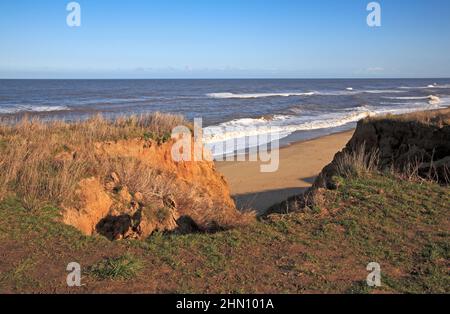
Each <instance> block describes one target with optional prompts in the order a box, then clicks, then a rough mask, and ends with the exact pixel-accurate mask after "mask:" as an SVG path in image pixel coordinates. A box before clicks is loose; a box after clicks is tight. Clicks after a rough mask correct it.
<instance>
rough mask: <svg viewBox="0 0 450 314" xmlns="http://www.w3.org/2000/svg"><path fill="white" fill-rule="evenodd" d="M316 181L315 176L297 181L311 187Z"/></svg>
mask: <svg viewBox="0 0 450 314" xmlns="http://www.w3.org/2000/svg"><path fill="white" fill-rule="evenodd" d="M316 179H317V176H312V177H308V178H300V179H299V180H300V181H303V182H306V183H309V184H311V185H313V184H314V182H315V181H316Z"/></svg>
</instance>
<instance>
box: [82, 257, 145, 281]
mask: <svg viewBox="0 0 450 314" xmlns="http://www.w3.org/2000/svg"><path fill="white" fill-rule="evenodd" d="M143 268H144V263H143V262H142V261H141V260H140V259H138V258H136V257H134V256H133V255H130V254H125V255H123V256H119V257H114V258H106V259H103V260H101V261H100V262H98V263H96V264H94V265H93V266H91V267H90V268H89V270H88V274H91V275H93V276H94V277H96V278H98V279H100V280H106V279H110V280H129V279H133V278H136V276H137V275H138V274H139V272H140V271H141V270H142V269H143Z"/></svg>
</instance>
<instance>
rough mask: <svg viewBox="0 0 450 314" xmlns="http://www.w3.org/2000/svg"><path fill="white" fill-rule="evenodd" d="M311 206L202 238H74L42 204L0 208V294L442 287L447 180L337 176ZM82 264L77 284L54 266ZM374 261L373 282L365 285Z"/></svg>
mask: <svg viewBox="0 0 450 314" xmlns="http://www.w3.org/2000/svg"><path fill="white" fill-rule="evenodd" d="M337 179H338V181H339V186H338V188H337V189H336V190H326V191H324V194H323V200H322V202H321V204H322V206H321V207H320V208H319V207H316V208H313V209H309V210H306V211H304V212H301V213H291V214H287V215H272V216H270V217H268V218H267V219H264V220H261V221H257V222H254V223H253V224H250V225H248V226H244V227H240V228H237V229H234V230H230V231H225V232H219V233H214V234H199V233H195V234H189V235H178V236H176V235H173V236H169V235H163V234H154V235H152V236H151V237H150V238H148V239H147V240H145V241H131V240H125V241H120V242H110V241H108V240H107V239H105V238H103V237H100V236H94V237H86V236H84V235H82V234H81V233H80V232H79V231H77V230H76V229H75V228H73V227H70V226H66V225H64V224H62V223H59V222H57V221H58V219H55V216H57V215H58V213H59V211H58V210H57V209H55V208H52V207H45V208H39V209H24V207H23V206H22V205H21V202H20V201H19V200H16V199H13V198H8V199H5V200H4V201H2V202H1V204H0V221H1V225H0V252H1V257H0V291H1V292H69V293H72V292H73V293H80V292H81V293H84V292H86V293H87V292H114V293H116V292H170V293H173V292H182V293H186V292H187V293H190V292H209V293H212V292H221V293H222V292H227V293H228V292H237V293H240V292H247V293H258V292H259V293H262V292H273V293H281V292H283V293H304V292H338V293H346V292H351V293H375V292H383V293H391V292H393V293H430V292H440V293H442V292H444V293H448V292H449V287H450V276H449V273H448V266H449V265H448V261H449V253H450V251H449V246H450V241H449V230H450V220H449V218H450V217H449V213H448V209H449V208H448V204H449V203H450V188H449V187H448V186H447V187H446V186H440V185H438V184H435V183H432V182H426V181H406V180H403V179H399V178H396V177H394V176H392V175H390V174H381V173H378V172H372V173H365V174H360V175H357V176H350V177H348V178H337ZM70 262H78V263H80V264H81V266H82V269H83V278H82V283H83V284H84V285H83V286H82V287H80V288H68V287H67V285H66V275H67V273H68V272H67V271H66V266H67V264H68V263H70ZM369 262H378V263H379V264H380V265H381V271H382V287H380V288H376V289H372V288H368V286H367V285H366V284H365V279H366V276H367V274H368V272H367V271H366V265H367V264H368V263H369Z"/></svg>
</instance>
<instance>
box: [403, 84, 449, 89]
mask: <svg viewBox="0 0 450 314" xmlns="http://www.w3.org/2000/svg"><path fill="white" fill-rule="evenodd" d="M399 88H401V89H434V88H436V89H450V84H443V85H439V84H437V83H433V84H429V85H427V86H400V87H399Z"/></svg>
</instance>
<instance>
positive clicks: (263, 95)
mask: <svg viewBox="0 0 450 314" xmlns="http://www.w3.org/2000/svg"><path fill="white" fill-rule="evenodd" d="M312 95H314V92H302V93H296V92H295V93H253V94H235V93H210V94H206V96H208V97H210V98H217V99H233V98H236V99H239V98H241V99H247V98H267V97H291V96H312Z"/></svg>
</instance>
